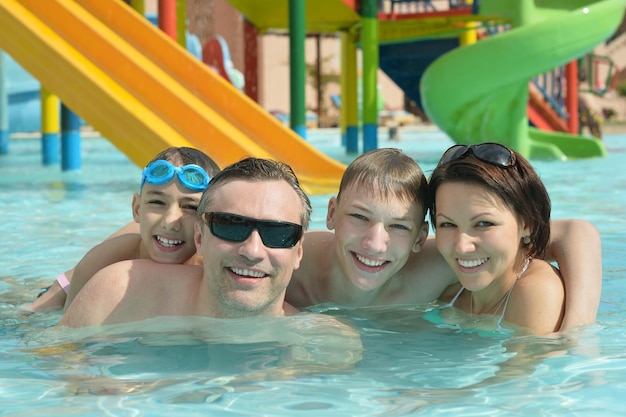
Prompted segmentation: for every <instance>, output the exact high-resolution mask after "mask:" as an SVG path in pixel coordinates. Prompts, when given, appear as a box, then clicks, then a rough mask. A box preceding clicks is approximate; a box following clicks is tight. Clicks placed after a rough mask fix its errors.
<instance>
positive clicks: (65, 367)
mask: <svg viewBox="0 0 626 417" xmlns="http://www.w3.org/2000/svg"><path fill="white" fill-rule="evenodd" d="M380 137H381V140H380V144H379V145H380V146H381V147H400V148H402V149H404V150H405V152H407V153H408V154H409V155H411V156H413V157H414V158H415V159H416V160H417V161H418V162H419V163H420V164H421V165H422V167H423V169H424V170H425V172H426V173H427V175H428V174H429V173H430V171H431V170H432V169H433V168H434V166H435V164H436V163H437V161H438V158H439V156H440V155H441V153H442V152H443V151H444V150H445V149H446V148H447V147H449V146H450V145H451V144H452V142H450V140H449V139H448V138H447V137H446V136H445V135H443V134H441V133H440V132H438V131H436V130H426V131H415V130H413V131H411V130H403V131H402V132H401V141H399V142H389V141H387V140H386V139H385V133H384V132H382V133H381V135H380ZM309 140H310V141H311V143H312V144H313V145H314V146H316V147H318V148H319V149H320V150H322V151H323V152H325V153H327V154H328V155H330V156H332V157H334V158H337V159H339V160H341V161H343V162H346V163H347V162H349V161H350V160H351V159H352V158H353V156H347V155H345V154H344V152H343V150H342V148H341V146H340V143H339V139H338V134H337V132H336V131H320V132H316V131H310V132H309ZM605 143H606V145H607V148H608V150H609V156H608V157H607V158H604V159H592V160H581V161H569V162H539V161H537V162H533V165H534V166H535V167H536V169H537V171H538V172H539V174H540V175H541V177H542V179H543V180H544V182H545V183H546V186H547V188H548V191H549V193H550V196H551V198H552V203H553V218H555V219H558V218H572V217H573V218H581V219H586V220H589V221H591V222H593V223H594V224H595V225H596V226H597V227H598V229H599V230H600V232H601V234H602V244H603V248H602V253H603V267H604V281H603V294H602V300H601V304H600V309H599V314H598V321H597V324H595V325H593V326H589V327H586V328H584V329H581V330H580V331H578V332H575V333H573V334H568V335H566V336H563V337H559V338H540V337H523V338H511V337H510V336H507V335H499V334H477V333H473V332H458V331H455V330H453V329H443V328H437V327H435V326H434V325H432V324H430V323H428V322H426V321H425V320H423V319H422V316H423V314H424V311H425V310H426V309H427V308H428V305H422V306H405V307H393V308H391V307H384V308H383V307H377V308H360V309H346V308H341V307H339V306H332V305H322V306H318V307H316V308H314V309H313V310H314V311H317V312H322V313H324V314H325V315H330V316H334V317H337V318H339V319H341V320H346V321H349V322H350V323H352V325H353V326H355V328H356V329H357V330H358V331H359V334H360V338H361V341H362V344H363V350H362V351H360V350H359V349H357V348H355V347H354V346H351V345H350V344H349V343H350V340H351V339H350V337H349V336H347V335H345V334H335V333H336V332H335V331H334V330H333V329H332V328H330V327H327V326H326V327H325V325H321V326H320V327H315V326H311V325H310V323H311V320H313V318H312V317H313V316H311V315H310V314H302V315H298V316H295V317H290V318H281V319H265V318H264V319H263V320H260V319H258V318H256V319H246V320H233V321H230V320H228V321H224V320H215V319H206V318H194V319H191V318H190V319H189V320H187V321H186V322H185V323H184V325H181V323H180V321H173V322H170V321H169V320H164V319H157V320H152V321H148V322H146V323H145V326H144V327H143V330H142V331H141V332H138V331H137V329H136V328H133V329H128V331H124V329H119V328H118V329H116V333H115V334H114V335H108V336H107V335H102V334H100V335H96V336H94V335H91V336H89V337H88V336H87V335H85V334H78V333H76V332H77V331H70V330H68V329H64V330H59V329H56V328H54V325H55V324H56V323H57V322H58V320H59V318H60V313H59V312H45V313H36V314H31V315H28V314H25V313H24V312H22V311H21V310H20V309H19V308H18V306H19V305H20V304H22V303H24V302H28V301H31V300H32V299H33V298H34V297H35V296H36V294H37V293H38V292H39V290H40V289H41V288H42V287H43V286H45V285H47V284H48V283H49V282H50V281H51V280H52V279H53V278H54V277H55V276H56V275H57V274H58V273H59V272H61V271H64V270H66V269H68V268H70V267H71V266H73V265H74V264H75V263H76V262H77V261H78V260H79V259H80V257H81V256H82V255H83V254H84V252H85V251H86V250H88V249H89V248H90V247H91V246H93V245H94V244H96V243H97V242H99V241H101V240H102V239H103V238H104V237H106V236H107V235H108V234H110V233H112V232H113V231H115V230H116V229H117V228H119V227H120V226H121V225H123V224H125V223H127V222H129V221H131V219H132V216H131V207H130V205H131V199H132V194H133V193H134V192H135V191H136V190H137V188H138V185H139V175H140V170H139V168H138V167H136V166H134V165H133V164H132V163H131V162H130V161H129V160H128V158H126V157H125V156H124V155H123V154H121V153H120V152H119V151H117V150H116V149H115V148H114V147H113V146H112V145H111V144H110V143H109V142H107V141H106V140H104V139H100V138H91V139H84V140H83V145H82V146H83V169H82V170H81V171H80V172H74V173H63V172H61V171H60V169H59V167H58V166H55V167H43V166H42V165H41V162H40V160H41V155H40V142H39V140H28V139H21V140H12V141H11V143H10V153H9V155H4V156H0V207H1V209H2V214H3V222H2V224H1V225H0V233H1V235H2V240H1V241H0V369H1V372H0V415H7V416H8V415H10V416H26V415H28V416H67V415H115V416H142V415H149V416H159V415H162V416H189V415H211V416H223V415H232V416H253V415H254V416H256V415H265V416H307V417H308V416H320V415H327V416H433V415H437V416H459V415H462V416H487V415H488V416H509V415H576V416H594V417H595V416H618V415H623V404H622V401H621V399H622V398H623V396H624V395H625V394H626V348H625V346H626V307H625V306H626V283H625V282H624V278H625V277H626V273H625V271H626V245H625V243H626V210H625V209H624V207H625V206H626V193H625V190H626V170H625V169H624V166H625V165H626V135H608V136H607V137H606V138H605ZM329 197H330V196H328V195H324V196H313V198H312V203H313V207H314V211H313V216H312V220H313V224H312V228H323V227H324V224H325V223H324V219H325V216H326V205H327V201H328V198H329ZM433 279H436V277H433ZM152 326H154V328H157V327H158V328H159V329H161V330H159V331H153V330H151V329H152V328H153V327H152ZM163 326H166V327H167V326H169V327H168V328H169V329H170V331H168V332H163V331H162V328H163ZM78 332H79V331H78ZM334 332H335V333H334ZM268 335H272V337H267V336H268ZM276 335H280V337H275V336H276ZM79 336H80V337H82V339H79Z"/></svg>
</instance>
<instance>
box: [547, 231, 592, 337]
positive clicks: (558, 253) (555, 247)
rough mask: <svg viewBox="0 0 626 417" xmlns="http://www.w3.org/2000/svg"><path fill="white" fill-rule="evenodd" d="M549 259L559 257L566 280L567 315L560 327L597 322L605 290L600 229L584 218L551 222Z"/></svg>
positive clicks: (558, 261)
mask: <svg viewBox="0 0 626 417" xmlns="http://www.w3.org/2000/svg"><path fill="white" fill-rule="evenodd" d="M550 237H551V238H550V246H549V247H548V253H547V254H546V259H547V260H555V261H556V262H557V263H558V265H559V269H560V270H561V274H562V276H563V279H564V282H565V317H564V318H563V323H562V324H561V328H560V330H561V331H563V330H567V329H569V328H571V327H575V326H579V325H584V324H592V323H594V322H595V321H596V315H597V313H598V306H599V304H600V294H601V292H602V245H601V241H600V232H599V231H598V229H596V227H595V226H594V225H593V224H591V223H589V222H587V221H584V220H554V221H552V223H551V230H550Z"/></svg>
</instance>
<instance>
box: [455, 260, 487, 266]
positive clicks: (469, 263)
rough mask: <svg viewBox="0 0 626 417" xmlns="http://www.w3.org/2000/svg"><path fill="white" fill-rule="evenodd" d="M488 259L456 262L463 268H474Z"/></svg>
mask: <svg viewBox="0 0 626 417" xmlns="http://www.w3.org/2000/svg"><path fill="white" fill-rule="evenodd" d="M488 259H489V258H480V259H457V260H456V261H457V262H458V263H459V265H461V266H462V267H464V268H475V267H477V266H478V265H482V264H484V263H485V262H487V260H488Z"/></svg>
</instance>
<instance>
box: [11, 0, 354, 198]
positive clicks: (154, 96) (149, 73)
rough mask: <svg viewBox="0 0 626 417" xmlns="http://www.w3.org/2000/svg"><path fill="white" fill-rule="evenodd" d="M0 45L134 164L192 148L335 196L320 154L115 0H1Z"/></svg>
mask: <svg viewBox="0 0 626 417" xmlns="http://www.w3.org/2000/svg"><path fill="white" fill-rule="evenodd" d="M0 26H1V27H2V28H3V29H2V30H1V31H0V48H2V49H4V50H5V51H6V52H7V53H9V54H10V55H11V56H12V57H13V58H14V59H15V60H16V61H17V62H19V63H20V65H22V66H23V67H24V68H25V69H26V70H27V71H29V72H30V73H31V74H32V75H33V76H34V77H36V78H38V79H39V80H40V81H41V83H42V84H43V85H45V86H46V87H47V88H48V89H49V90H51V91H52V92H54V93H55V94H57V95H58V96H59V98H60V99H61V100H62V101H63V102H64V103H65V104H66V105H68V106H69V107H70V108H71V109H72V110H73V111H75V112H76V113H77V114H79V115H80V116H81V117H82V118H83V119H85V120H86V121H87V122H88V123H89V124H90V125H92V126H93V127H94V128H95V129H97V130H98V131H100V132H101V134H102V135H103V136H104V137H106V138H107V139H108V140H109V141H111V142H112V143H113V144H114V145H115V146H116V147H117V148H119V149H120V150H121V151H122V152H124V153H125V154H126V155H127V156H128V157H129V158H130V159H131V160H133V161H134V162H135V163H136V164H137V165H139V166H143V165H145V163H146V162H147V161H148V160H149V159H150V158H152V157H153V156H154V155H155V154H156V153H158V152H159V151H161V150H163V149H164V148H166V147H168V146H193V147H196V148H198V149H201V150H203V151H205V152H206V153H208V154H209V155H211V157H212V158H213V159H215V160H216V162H218V164H219V165H220V166H225V165H227V164H230V163H232V162H235V161H237V160H239V159H241V158H242V157H245V156H257V157H268V158H274V159H278V160H282V161H285V162H287V163H289V164H290V165H291V166H292V167H293V168H294V170H295V172H296V174H297V175H298V177H299V178H300V180H301V182H302V184H303V186H304V188H305V189H306V191H307V192H309V193H311V194H320V193H335V192H336V191H337V189H338V186H339V181H340V178H341V175H342V173H343V170H344V169H345V166H344V165H343V164H341V163H339V162H337V161H335V160H334V159H332V158H329V157H327V156H326V155H324V154H323V153H321V152H320V151H318V150H317V149H315V148H314V147H312V146H311V145H310V144H308V143H307V142H306V141H304V140H302V139H301V138H300V137H299V136H297V135H296V134H295V133H293V132H292V131H291V130H290V129H287V128H286V127H284V126H283V125H282V124H281V123H280V122H278V121H277V120H276V119H275V118H274V117H273V116H272V115H270V114H269V113H268V112H266V111H265V110H264V109H262V108H261V107H259V106H258V105H257V104H256V103H254V102H253V101H252V100H250V99H248V98H247V97H246V96H245V95H243V94H242V93H240V92H239V91H238V90H236V89H235V88H234V87H233V86H232V85H230V84H229V83H227V82H225V81H224V80H223V79H222V78H221V77H219V76H218V75H217V74H215V73H214V72H213V71H212V70H211V69H210V68H208V67H207V66H206V65H204V64H203V63H201V62H200V61H198V60H197V59H196V58H195V57H193V56H191V55H190V54H188V53H187V52H186V51H185V50H183V49H182V48H181V47H180V46H179V45H177V44H176V43H175V42H174V41H173V40H171V39H170V38H168V37H167V36H166V35H164V34H163V33H162V32H160V31H159V30H158V29H157V28H155V27H154V26H153V25H151V24H150V23H149V22H148V21H147V20H146V19H144V18H143V17H142V16H140V15H138V14H137V13H136V12H135V11H134V10H132V9H131V8H130V7H128V6H127V5H126V4H124V3H123V2H122V1H118V0H115V1H114V0H107V1H102V0H45V1H41V0H2V1H1V2H0Z"/></svg>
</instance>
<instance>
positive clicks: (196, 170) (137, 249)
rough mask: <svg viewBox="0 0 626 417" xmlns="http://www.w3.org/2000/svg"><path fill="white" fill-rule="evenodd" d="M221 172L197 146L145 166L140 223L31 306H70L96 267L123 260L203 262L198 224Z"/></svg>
mask: <svg viewBox="0 0 626 417" xmlns="http://www.w3.org/2000/svg"><path fill="white" fill-rule="evenodd" d="M218 172H219V167H218V166H217V164H216V163H215V162H214V161H213V160H212V159H211V158H210V157H209V156H207V155H206V154H205V153H203V152H201V151H199V150H197V149H193V148H185V147H180V148H179V147H171V148H168V149H166V150H164V151H163V152H161V153H159V154H158V155H156V156H155V157H154V158H153V159H152V160H151V161H150V162H149V163H148V165H147V166H146V167H145V168H144V170H143V171H142V179H141V185H140V188H139V193H136V194H135V195H134V196H133V202H132V210H133V219H134V222H132V223H130V224H128V225H126V226H125V227H123V228H122V229H120V230H118V231H117V232H115V233H114V234H113V235H111V236H109V237H108V238H107V239H106V240H104V241H103V242H102V243H100V244H98V245H97V246H95V247H93V248H92V249H91V250H90V251H89V252H87V254H86V255H85V256H84V257H83V258H82V259H81V261H80V262H79V263H78V264H77V265H76V266H75V267H74V268H72V269H71V270H69V271H67V272H65V273H64V274H60V275H59V276H58V277H57V279H56V281H55V282H54V283H53V284H52V286H51V287H50V288H49V289H48V290H47V291H46V292H45V293H43V294H42V295H41V296H40V297H39V298H38V299H37V300H36V301H35V302H34V303H33V304H32V305H31V306H29V307H28V308H29V309H31V310H33V311H36V310H40V309H43V308H49V307H62V306H64V305H65V306H68V305H69V304H70V303H71V302H72V300H73V299H74V297H75V296H76V294H78V292H79V291H80V289H81V288H82V287H83V286H84V285H85V283H87V281H88V280H89V279H90V278H91V277H92V276H93V275H94V274H95V273H96V272H98V271H99V270H100V269H102V268H104V267H105V266H108V265H111V264H113V263H116V262H119V261H123V260H130V259H152V260H153V261H155V262H158V263H164V264H182V263H186V264H194V263H199V262H201V261H200V260H199V257H198V255H197V254H196V247H195V243H194V240H193V234H194V229H193V228H194V223H195V219H196V214H197V208H198V204H199V203H200V198H201V197H202V192H203V191H204V190H205V189H206V187H207V185H208V183H209V181H210V179H211V177H213V176H214V175H215V174H217V173H218Z"/></svg>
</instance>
